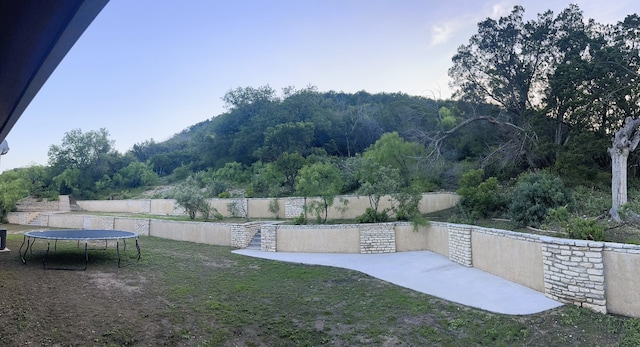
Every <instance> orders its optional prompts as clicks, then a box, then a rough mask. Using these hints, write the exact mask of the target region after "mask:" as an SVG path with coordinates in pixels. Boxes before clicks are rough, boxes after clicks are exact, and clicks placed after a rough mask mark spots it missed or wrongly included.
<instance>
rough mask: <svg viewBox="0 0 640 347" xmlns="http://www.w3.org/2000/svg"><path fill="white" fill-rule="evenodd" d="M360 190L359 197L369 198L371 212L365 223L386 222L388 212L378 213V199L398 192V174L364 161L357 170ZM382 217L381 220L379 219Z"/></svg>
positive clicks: (370, 160)
mask: <svg viewBox="0 0 640 347" xmlns="http://www.w3.org/2000/svg"><path fill="white" fill-rule="evenodd" d="M357 176H358V177H359V180H358V181H359V183H360V188H358V194H359V195H366V196H367V197H368V198H369V206H370V209H371V211H367V212H366V215H367V219H368V220H367V222H372V223H377V222H383V221H386V220H384V219H386V218H385V217H384V216H387V212H388V210H384V211H379V210H378V209H379V205H380V199H382V197H383V196H385V195H392V194H395V193H398V192H399V191H400V181H401V180H400V172H399V170H398V169H396V168H392V167H390V166H381V165H379V164H377V163H376V162H374V161H373V160H372V159H364V160H363V161H362V162H361V166H360V167H359V168H358V172H357ZM380 217H382V218H380Z"/></svg>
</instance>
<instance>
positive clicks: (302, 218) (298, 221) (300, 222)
mask: <svg viewBox="0 0 640 347" xmlns="http://www.w3.org/2000/svg"><path fill="white" fill-rule="evenodd" d="M307 223H309V221H308V220H307V216H306V215H305V214H304V212H302V213H300V215H299V216H298V217H296V218H294V219H293V224H295V225H306V224H307Z"/></svg>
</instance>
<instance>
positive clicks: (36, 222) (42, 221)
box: [27, 212, 53, 227]
mask: <svg viewBox="0 0 640 347" xmlns="http://www.w3.org/2000/svg"><path fill="white" fill-rule="evenodd" d="M52 214H53V213H47V212H44V213H38V215H37V216H35V217H34V218H32V219H31V220H30V221H29V223H27V225H31V226H38V227H46V226H47V225H48V224H49V216H50V215H52Z"/></svg>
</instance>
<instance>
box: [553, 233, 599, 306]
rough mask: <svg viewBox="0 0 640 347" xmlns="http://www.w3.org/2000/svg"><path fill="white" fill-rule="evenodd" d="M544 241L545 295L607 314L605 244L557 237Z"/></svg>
mask: <svg viewBox="0 0 640 347" xmlns="http://www.w3.org/2000/svg"><path fill="white" fill-rule="evenodd" d="M544 241H545V242H544V243H543V245H542V256H543V259H544V260H543V263H544V281H545V283H544V286H545V294H546V295H547V296H548V297H550V298H552V299H554V300H557V301H560V302H564V303H570V304H576V305H579V306H583V307H587V308H590V309H592V310H594V311H597V312H602V313H606V312H607V299H606V297H605V281H604V279H605V277H604V263H603V257H602V250H603V248H604V243H603V242H587V241H574V240H562V239H553V238H547V239H545V240H544Z"/></svg>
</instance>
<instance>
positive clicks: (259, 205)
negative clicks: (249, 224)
mask: <svg viewBox="0 0 640 347" xmlns="http://www.w3.org/2000/svg"><path fill="white" fill-rule="evenodd" d="M271 201H274V199H248V201H247V204H248V206H247V207H248V209H249V215H250V216H251V218H269V219H273V218H276V215H275V214H273V213H272V212H270V211H269V204H270V203H271ZM277 201H278V206H279V209H278V215H277V218H284V200H283V199H277Z"/></svg>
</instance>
